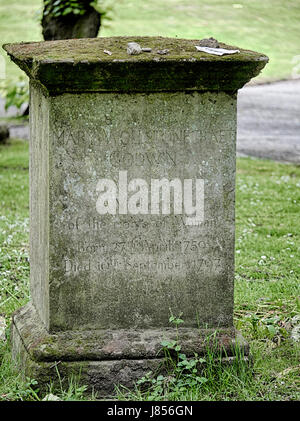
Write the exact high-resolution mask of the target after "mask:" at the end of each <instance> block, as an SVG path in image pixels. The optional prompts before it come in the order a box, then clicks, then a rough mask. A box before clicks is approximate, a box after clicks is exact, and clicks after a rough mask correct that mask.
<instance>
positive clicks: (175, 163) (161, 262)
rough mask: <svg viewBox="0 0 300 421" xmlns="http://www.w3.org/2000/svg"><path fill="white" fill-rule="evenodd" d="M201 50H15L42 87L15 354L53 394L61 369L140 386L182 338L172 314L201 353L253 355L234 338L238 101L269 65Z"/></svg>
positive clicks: (188, 46) (177, 44) (185, 341)
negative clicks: (210, 344)
mask: <svg viewBox="0 0 300 421" xmlns="http://www.w3.org/2000/svg"><path fill="white" fill-rule="evenodd" d="M133 42H135V43H137V44H139V46H140V47H141V48H140V49H138V50H137V51H138V53H137V54H136V53H132V54H129V53H128V52H127V45H128V43H133ZM131 46H132V44H131ZM197 46H199V41H197V40H184V39H171V38H161V37H157V38H152V37H143V38H142V37H123V38H98V39H81V40H79V39H78V40H65V41H53V42H40V43H22V44H8V45H5V46H4V48H5V50H6V51H7V52H8V54H9V55H10V57H11V58H12V60H13V61H14V62H15V63H17V64H18V65H19V66H20V67H21V69H23V70H24V71H25V72H26V73H27V75H28V76H29V78H30V127H31V136H30V282H31V302H30V303H29V304H28V305H26V306H25V307H23V308H21V309H20V310H18V311H17V312H16V313H15V315H14V317H13V338H12V342H13V354H14V357H15V358H16V360H18V361H19V363H20V364H21V366H22V367H23V368H24V370H25V372H26V374H27V375H29V376H31V377H33V378H35V379H37V380H38V381H39V382H40V384H41V385H42V384H43V383H44V382H48V381H49V378H52V379H53V378H54V377H55V376H56V372H57V370H59V371H60V373H61V375H64V376H67V375H69V374H70V373H79V372H80V373H81V379H82V382H83V383H85V384H89V385H90V386H91V387H94V388H95V390H98V391H99V393H100V395H107V394H109V393H112V391H113V388H114V385H115V384H123V385H124V386H127V387H130V386H132V385H133V383H134V381H136V380H137V379H139V378H140V377H142V376H143V375H144V374H145V373H146V372H148V371H149V370H152V371H153V370H155V369H157V368H158V367H159V366H160V363H161V361H162V359H163V355H164V354H163V351H162V346H161V342H162V341H163V340H170V339H174V338H176V329H175V328H174V327H173V326H172V325H170V323H169V317H170V314H173V315H175V316H178V315H179V314H181V317H182V319H183V320H184V323H183V324H182V325H181V326H182V327H180V328H179V330H178V337H179V341H180V344H181V347H182V352H183V353H185V354H186V355H187V356H189V355H191V356H193V355H194V352H197V353H198V354H202V353H205V350H206V341H205V339H206V338H207V337H208V335H209V334H211V333H212V332H215V335H216V336H215V337H216V340H217V342H218V346H219V347H220V349H223V351H224V356H227V357H230V355H232V352H233V351H232V350H233V348H234V347H238V348H239V349H240V350H241V351H242V352H244V353H245V354H247V352H248V345H247V343H246V342H245V341H244V340H243V338H242V337H241V336H240V335H239V334H238V332H236V330H235V329H234V327H233V284H234V235H235V216H234V208H235V144H236V99H237V91H238V89H239V88H241V87H242V86H243V85H244V84H245V83H247V82H248V81H249V80H250V79H251V78H252V77H254V76H256V75H257V74H258V73H259V72H260V70H261V69H262V68H263V67H264V66H265V64H266V63H267V61H268V58H267V57H266V56H265V55H263V54H259V53H256V52H253V51H248V50H241V49H239V50H238V51H235V52H234V53H233V54H226V52H225V55H215V54H214V53H213V52H212V53H211V52H210V50H209V48H207V47H205V48H207V49H205V51H201V49H200V48H199V47H198V48H196V47H197ZM219 48H221V49H225V50H232V49H233V50H234V49H236V47H230V46H227V45H224V44H221V43H220V45H219ZM202 50H203V48H202ZM134 51H136V49H135V50H134ZM219 51H221V50H219Z"/></svg>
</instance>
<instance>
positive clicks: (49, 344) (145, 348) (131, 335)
mask: <svg viewBox="0 0 300 421" xmlns="http://www.w3.org/2000/svg"><path fill="white" fill-rule="evenodd" d="M13 324H14V327H15V329H16V331H17V332H18V333H19V335H20V336H21V337H22V338H23V342H24V346H25V348H26V349H27V352H28V353H29V355H30V358H31V359H32V360H33V361H36V362H51V361H52V362H53V361H85V360H90V361H104V360H119V359H130V360H133V359H143V358H159V357H160V358H161V357H163V356H164V351H163V347H162V345H161V342H162V341H167V342H171V341H174V340H178V343H179V344H180V346H181V352H183V353H184V354H186V356H188V357H192V356H194V352H197V353H198V354H199V355H204V354H205V353H206V352H207V347H208V346H213V345H214V346H216V347H217V348H218V349H219V351H220V355H221V354H222V353H223V354H224V355H226V356H232V355H234V352H235V349H236V347H237V346H238V347H239V349H240V350H241V351H242V352H243V354H244V355H247V354H248V352H249V348H248V344H247V343H246V342H245V341H244V340H243V338H242V337H241V335H240V334H239V333H238V332H236V330H235V329H234V328H233V327H230V328H223V329H222V328H220V329H218V330H216V329H198V328H179V329H178V331H176V330H174V328H172V327H167V328H160V329H132V328H129V329H97V330H76V331H75V330H74V331H65V332H57V333H52V334H50V333H49V332H48V331H47V330H46V328H45V326H44V325H43V323H41V320H40V319H39V317H38V315H37V313H36V310H35V308H34V306H33V305H32V304H30V303H29V304H27V305H26V306H25V307H22V308H21V309H20V310H18V311H17V312H16V313H15V314H14V317H13ZM177 338H178V339H177Z"/></svg>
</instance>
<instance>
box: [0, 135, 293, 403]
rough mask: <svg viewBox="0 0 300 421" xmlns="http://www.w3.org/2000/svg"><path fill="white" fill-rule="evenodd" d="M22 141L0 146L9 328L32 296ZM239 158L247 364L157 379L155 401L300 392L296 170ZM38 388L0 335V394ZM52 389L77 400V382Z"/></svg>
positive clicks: (238, 303)
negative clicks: (166, 382)
mask: <svg viewBox="0 0 300 421" xmlns="http://www.w3.org/2000/svg"><path fill="white" fill-rule="evenodd" d="M27 148H28V144H27V142H23V141H17V140H13V141H11V143H10V144H8V145H2V146H0V208H1V212H0V244H1V246H0V273H1V274H0V317H1V316H2V317H5V318H6V321H7V325H9V324H10V319H11V314H12V312H13V311H14V310H15V309H17V308H18V307H20V306H21V305H23V304H25V303H26V302H27V301H28V299H29V288H28V279H29V263H28V214H29V209H28V201H29V199H28V171H27V169H28V150H27ZM237 164H238V165H237V195H236V220H237V229H236V283H235V313H234V316H235V325H236V327H237V328H238V329H240V331H241V332H242V334H243V336H244V337H245V338H246V339H247V340H248V341H249V343H250V347H251V354H252V356H253V367H248V368H247V366H245V364H243V363H242V362H241V361H240V362H239V361H237V363H236V364H235V365H234V366H232V367H228V368H227V369H224V368H222V367H221V366H219V365H218V364H217V365H215V366H213V365H212V364H208V368H209V370H207V372H206V373H204V375H205V376H206V378H207V381H206V382H205V383H203V384H200V385H196V386H192V387H188V386H185V388H184V389H180V388H179V385H180V384H178V383H175V385H173V386H172V387H170V388H167V389H166V388H164V387H163V388H162V389H159V388H161V387H162V385H161V384H158V386H157V387H156V389H155V388H154V392H155V393H156V395H155V396H156V399H157V400H158V399H168V400H171V399H174V400H184V399H189V400H190V399H191V400H299V398H300V383H299V373H300V365H299V342H298V343H297V342H295V341H293V340H292V339H291V335H292V334H293V332H294V333H295V332H296V327H297V326H298V329H299V325H300V317H299V310H300V290H299V289H300V288H299V274H300V262H299V254H300V253H299V251H300V235H299V205H300V168H299V167H296V166H293V165H285V164H279V163H274V162H272V161H265V160H258V159H250V158H249V159H248V158H241V159H238V163H237ZM183 326H184V324H183ZM298 331H299V330H298ZM7 334H9V330H8V329H7ZM161 382H163V380H162V381H161ZM36 387H37V386H36V385H35V384H34V383H32V380H26V381H22V380H21V378H20V376H19V374H18V373H16V372H15V369H14V368H13V365H12V363H11V357H10V347H9V344H8V341H7V342H1V341H0V400H1V399H2V400H20V399H23V400H36V399H40V398H41V396H39V395H37V394H36ZM159 390H160V391H161V393H158V391H159ZM154 392H153V391H152V395H151V393H148V394H143V393H141V391H140V390H136V391H135V392H134V393H130V394H126V393H125V392H124V390H120V391H119V393H118V398H119V399H143V400H146V399H149V397H153V393H154ZM58 394H59V396H60V397H61V398H62V399H63V400H72V399H84V398H83V395H82V389H80V387H79V386H78V385H77V384H76V382H74V381H73V382H71V383H70V387H69V389H68V390H61V391H59V392H58ZM87 399H93V397H90V398H87Z"/></svg>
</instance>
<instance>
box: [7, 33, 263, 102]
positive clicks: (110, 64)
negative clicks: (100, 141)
mask: <svg viewBox="0 0 300 421" xmlns="http://www.w3.org/2000/svg"><path fill="white" fill-rule="evenodd" d="M128 42H136V43H138V44H140V45H141V46H142V47H144V46H145V47H149V48H151V49H152V51H151V52H150V53H143V54H140V55H137V56H135V55H128V54H127V44H128ZM198 42H199V41H197V40H186V39H173V38H162V37H156V38H154V37H113V38H96V39H84V40H80V39H77V40H62V41H48V42H42V43H39V42H35V43H22V44H6V45H4V49H5V50H6V51H7V53H8V54H9V55H10V56H11V58H12V60H13V61H14V62H15V63H17V64H18V65H19V66H20V67H21V68H22V69H23V70H24V71H25V72H26V73H27V74H28V76H29V77H30V78H31V79H32V80H34V81H36V82H38V83H39V84H41V85H42V86H43V87H44V89H45V91H46V92H50V93H53V94H54V93H64V92H87V91H88V92H103V91H109V92H132V91H133V92H159V91H175V92H176V91H182V90H188V91H190V90H192V91H194V90H198V91H208V90H210V91H211V90H213V91H236V90H237V89H240V88H241V87H242V86H244V84H245V83H246V82H248V81H249V80H250V79H251V78H253V77H255V76H257V75H258V73H259V72H260V71H261V69H262V68H263V67H264V66H265V65H266V63H267V61H268V57H267V56H265V55H263V54H260V53H256V52H254V51H250V50H242V49H240V48H239V50H240V53H238V54H233V55H230V56H222V57H218V56H212V55H210V54H207V53H203V52H197V51H196V48H195V46H196V45H197V44H198ZM220 47H221V48H228V49H237V47H235V46H229V45H226V44H223V43H220ZM105 49H106V50H108V51H111V52H112V53H113V54H112V56H108V55H107V54H105V53H104V50H105ZM165 49H168V50H169V53H168V54H167V55H160V54H158V53H157V51H158V50H165Z"/></svg>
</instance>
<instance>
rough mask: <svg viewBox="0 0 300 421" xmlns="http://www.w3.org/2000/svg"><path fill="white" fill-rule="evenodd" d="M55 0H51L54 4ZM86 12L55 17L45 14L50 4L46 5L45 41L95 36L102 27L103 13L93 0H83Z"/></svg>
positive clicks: (44, 17) (44, 20)
mask: <svg viewBox="0 0 300 421" xmlns="http://www.w3.org/2000/svg"><path fill="white" fill-rule="evenodd" d="M54 2H55V0H50V4H53V3H54ZM82 3H83V6H84V9H85V13H84V14H82V15H81V14H78V15H75V14H73V13H68V14H67V15H65V16H58V17H54V16H51V13H50V14H46V15H45V14H44V13H45V10H46V9H47V8H48V9H49V5H48V6H47V8H46V6H44V10H43V18H42V28H43V37H44V40H45V41H53V40H57V39H69V38H95V37H97V35H98V32H99V28H100V18H101V15H100V13H98V12H97V11H96V10H95V9H94V8H93V7H92V6H90V3H91V0H82Z"/></svg>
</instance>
